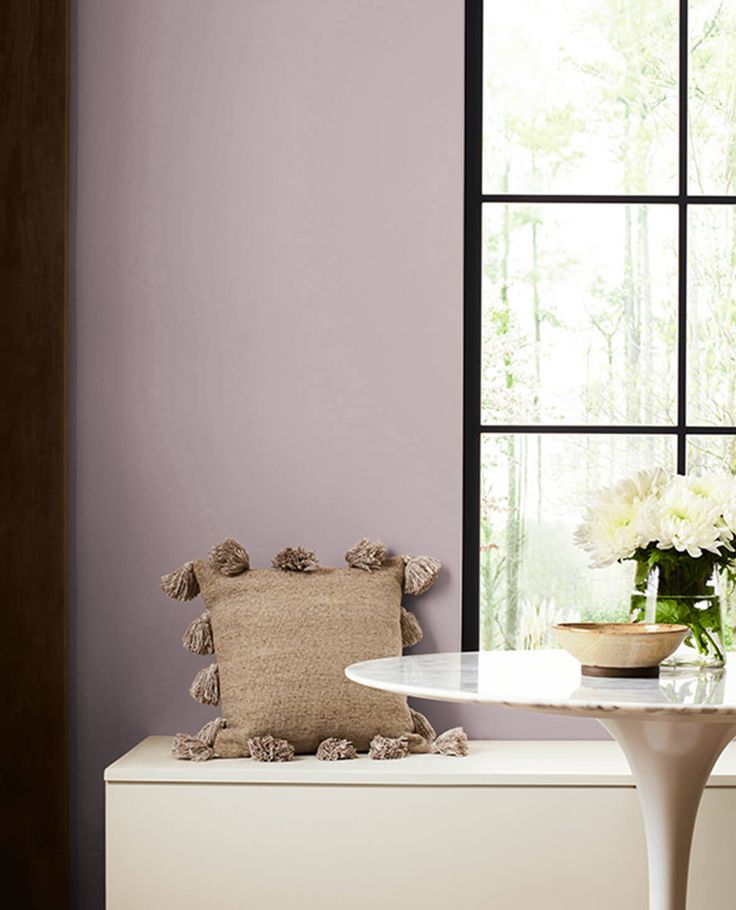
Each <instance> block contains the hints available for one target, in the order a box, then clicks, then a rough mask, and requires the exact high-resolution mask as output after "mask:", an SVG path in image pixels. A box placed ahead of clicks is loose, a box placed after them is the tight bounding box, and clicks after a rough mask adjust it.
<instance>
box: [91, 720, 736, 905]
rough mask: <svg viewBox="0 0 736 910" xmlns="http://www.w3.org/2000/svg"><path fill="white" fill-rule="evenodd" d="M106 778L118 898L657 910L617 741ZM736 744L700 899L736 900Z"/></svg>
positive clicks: (486, 745) (132, 770)
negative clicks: (652, 907)
mask: <svg viewBox="0 0 736 910" xmlns="http://www.w3.org/2000/svg"><path fill="white" fill-rule="evenodd" d="M170 743H171V737H149V738H148V739H146V740H145V741H144V742H142V743H141V744H140V745H139V746H137V747H136V748H135V749H133V750H132V751H131V752H129V753H128V754H127V755H125V756H124V757H123V758H121V759H120V760H119V761H117V762H115V764H113V765H111V766H110V767H109V768H108V769H107V771H106V772H105V781H106V799H107V908H108V910H158V908H161V910H164V908H166V910H168V908H176V910H202V908H203V907H207V908H213V910H242V908H258V910H260V908H282V907H283V908H286V907H298V908H299V910H311V908H314V910H317V908H319V910H332V908H339V907H345V908H347V907H349V908H350V910H364V908H365V910H368V908H370V910H376V908H379V910H394V908H397V910H398V908H404V907H421V908H422V910H435V908H436V910H440V908H441V910H447V908H453V910H454V908H463V910H465V908H468V910H471V908H473V910H474V908H479V910H480V908H484V910H486V908H493V910H527V908H528V910H563V908H564V910H591V908H595V910H620V908H632V910H638V908H642V910H643V908H645V907H646V904H647V897H646V894H647V892H646V852H645V846H644V834H643V830H642V822H641V815H640V811H639V806H638V804H637V797H636V792H635V790H634V788H633V784H632V780H631V776H630V774H629V771H628V767H627V765H626V762H625V759H624V758H623V756H622V754H621V752H620V750H619V749H618V746H617V745H616V744H615V743H612V742H474V743H472V744H471V755H470V756H468V757H467V758H447V757H444V756H435V755H426V756H425V755H422V756H412V757H410V758H407V759H402V760H398V761H392V762H374V761H371V760H370V759H368V758H367V757H366V756H360V758H358V759H357V760H354V761H350V762H339V763H328V762H317V761H316V759H314V758H313V757H306V756H303V757H298V758H297V760H295V761H294V762H290V763H288V764H283V765H269V764H265V765H264V764H258V763H256V762H253V761H250V760H248V759H243V760H221V761H212V762H206V763H200V764H196V763H191V762H181V761H176V760H175V759H174V758H172V757H171V755H170V753H169V747H170ZM735 839H736V746H731V747H729V749H727V750H726V752H725V753H724V755H723V756H722V758H721V760H720V761H719V763H718V765H717V766H716V769H715V772H714V774H713V776H712V777H711V781H710V784H709V786H708V789H707V790H706V792H705V796H704V798H703V803H702V806H701V813H700V817H699V820H698V824H697V828H696V832H695V844H694V849H693V861H692V866H691V880H690V903H689V905H688V908H689V910H718V908H724V910H725V908H732V907H734V906H736V863H734V861H733V842H734V840H735Z"/></svg>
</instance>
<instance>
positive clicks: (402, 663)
mask: <svg viewBox="0 0 736 910" xmlns="http://www.w3.org/2000/svg"><path fill="white" fill-rule="evenodd" d="M346 675H347V676H348V678H349V679H352V680H353V681H354V682H357V683H360V684H362V685H364V686H370V687H372V688H376V689H383V690H386V691H389V692H399V693H402V694H405V695H414V696H417V697H418V698H429V699H437V700H440V701H454V702H473V703H477V704H497V705H506V706H508V707H514V708H528V709H532V710H534V711H548V712H552V713H555V714H573V715H582V716H586V715H587V716H596V717H606V716H607V717H611V716H613V715H615V716H621V715H631V714H638V715H640V716H647V717H657V716H658V717H663V716H680V717H682V718H683V719H684V718H685V717H688V718H693V719H694V718H695V716H698V717H699V719H701V720H706V719H713V720H720V719H726V718H727V717H730V716H731V715H736V673H733V674H729V672H728V670H727V669H726V670H720V671H707V672H702V671H697V670H692V671H689V670H668V669H662V671H661V673H660V677H659V679H600V678H584V677H582V676H581V674H580V664H579V663H578V661H576V660H575V659H574V658H573V657H571V656H570V655H569V654H567V653H566V652H565V651H556V650H547V651H485V652H464V653H452V654H416V655H410V656H407V657H389V658H384V659H380V660H369V661H364V662H363V663H357V664H353V665H352V666H350V667H348V668H347V670H346Z"/></svg>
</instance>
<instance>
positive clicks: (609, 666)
mask: <svg viewBox="0 0 736 910" xmlns="http://www.w3.org/2000/svg"><path fill="white" fill-rule="evenodd" d="M552 628H553V629H554V631H555V633H556V635H557V640H558V641H559V643H560V644H561V645H562V647H563V648H564V649H565V650H566V651H568V652H569V653H570V654H572V656H573V657H576V658H577V659H578V660H579V661H580V663H581V664H582V673H583V676H613V677H616V676H618V677H632V678H642V677H644V678H647V677H655V676H658V675H659V665H660V663H661V662H662V661H663V660H665V658H667V657H669V656H670V654H673V653H674V652H675V651H676V650H677V648H678V647H679V646H680V645H681V644H682V641H683V639H684V638H685V636H686V635H687V633H688V631H689V629H688V627H687V626H681V625H675V624H673V623H645V622H561V623H557V624H556V625H554V626H553V627H552Z"/></svg>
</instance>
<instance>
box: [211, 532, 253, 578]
mask: <svg viewBox="0 0 736 910" xmlns="http://www.w3.org/2000/svg"><path fill="white" fill-rule="evenodd" d="M210 564H211V565H212V566H213V567H214V568H215V569H217V571H218V572H219V573H220V574H221V575H228V576H233V575H242V574H243V572H246V571H247V570H248V569H249V568H250V556H248V551H247V550H246V549H245V547H244V546H243V545H242V544H240V543H238V541H237V540H235V538H233V537H228V538H227V539H226V540H223V542H222V543H217V544H215V545H214V547H212V549H211V550H210Z"/></svg>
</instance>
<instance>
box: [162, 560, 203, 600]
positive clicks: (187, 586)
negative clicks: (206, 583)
mask: <svg viewBox="0 0 736 910" xmlns="http://www.w3.org/2000/svg"><path fill="white" fill-rule="evenodd" d="M161 590H162V591H163V592H164V594H166V595H168V596H169V597H173V599H174V600H194V598H195V597H196V596H197V595H198V594H199V582H198V581H197V576H196V575H195V574H194V563H193V562H192V561H191V560H190V561H189V562H185V563H184V565H183V566H181V568H179V569H175V570H174V571H173V572H169V574H168V575H163V576H162V578H161Z"/></svg>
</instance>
